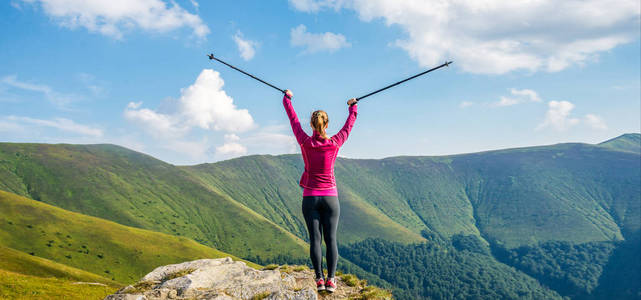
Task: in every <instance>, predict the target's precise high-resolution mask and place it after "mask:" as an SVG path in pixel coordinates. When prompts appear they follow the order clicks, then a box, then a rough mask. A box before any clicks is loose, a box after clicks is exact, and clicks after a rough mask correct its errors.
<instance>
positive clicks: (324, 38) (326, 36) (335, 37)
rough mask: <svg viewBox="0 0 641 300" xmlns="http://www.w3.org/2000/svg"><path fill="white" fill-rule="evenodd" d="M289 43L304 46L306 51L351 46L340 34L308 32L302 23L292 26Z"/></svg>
mask: <svg viewBox="0 0 641 300" xmlns="http://www.w3.org/2000/svg"><path fill="white" fill-rule="evenodd" d="M290 43H291V45H292V46H296V47H304V48H305V50H304V51H305V52H306V53H315V52H321V51H327V52H335V51H336V50H338V49H340V48H344V47H350V46H351V44H350V43H349V42H347V39H346V38H345V36H344V35H342V34H336V33H332V32H325V33H310V32H307V27H305V25H303V24H301V25H298V27H296V28H292V30H291V37H290Z"/></svg>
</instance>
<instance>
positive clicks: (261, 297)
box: [251, 292, 272, 300]
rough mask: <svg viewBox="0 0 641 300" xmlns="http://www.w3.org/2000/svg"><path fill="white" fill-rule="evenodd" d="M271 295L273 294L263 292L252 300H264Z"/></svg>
mask: <svg viewBox="0 0 641 300" xmlns="http://www.w3.org/2000/svg"><path fill="white" fill-rule="evenodd" d="M271 294H272V293H270V292H262V293H259V294H256V295H254V296H253V297H252V299H251V300H262V299H265V298H267V297H269V296H270V295H271Z"/></svg>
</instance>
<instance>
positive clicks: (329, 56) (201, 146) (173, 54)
mask: <svg viewBox="0 0 641 300" xmlns="http://www.w3.org/2000/svg"><path fill="white" fill-rule="evenodd" d="M557 2H558V1H536V2H518V1H471V2H468V3H465V2H460V1H432V0H424V1H392V0H371V1H363V0H320V1H313V0H290V1H176V2H175V3H174V2H163V1H161V0H145V1H125V0H117V1H116V0H114V1H98V0H92V1H80V0H68V1H62V0H10V1H4V2H3V3H0V53H2V54H3V55H1V56H0V141H2V142H45V143H83V144H84V143H91V144H93V143H113V144H118V145H122V146H125V147H128V148H131V149H134V150H137V151H141V152H144V153H147V154H150V155H152V156H155V157H157V158H159V159H162V160H165V161H167V162H170V163H174V164H196V163H203V162H213V161H218V160H223V159H228V158H231V157H236V156H242V155H250V154H282V153H297V152H299V150H298V149H297V145H296V143H295V140H294V139H293V137H292V135H291V131H290V129H289V127H288V126H289V124H288V123H287V119H286V115H285V113H284V111H283V108H282V104H281V95H279V93H278V92H277V91H275V90H272V89H271V88H269V87H266V86H263V85H261V84H260V83H258V82H256V81H253V80H252V79H250V78H248V77H245V76H244V75H242V74H240V73H238V72H236V71H234V70H231V69H229V68H227V67H225V66H223V65H222V64H219V63H212V62H209V61H208V60H207V58H206V56H205V54H207V53H209V52H214V53H215V54H216V55H217V56H218V57H220V58H222V59H224V60H226V61H228V62H229V63H232V64H234V65H237V66H238V67H240V68H243V69H246V70H247V71H249V72H250V73H254V74H256V75H259V76H261V77H263V78H264V79H266V80H268V81H270V82H272V83H273V84H275V85H277V86H279V87H281V88H289V89H291V90H292V91H293V92H294V107H295V108H296V110H297V112H298V114H299V117H300V118H301V123H303V124H304V125H305V124H307V122H308V118H309V115H310V113H311V112H312V111H313V110H315V109H324V110H326V111H327V112H328V114H329V116H330V127H329V132H330V133H333V132H336V131H337V130H338V129H339V128H340V127H341V126H342V123H343V122H344V119H345V117H346V116H347V106H346V105H345V102H346V101H347V100H348V99H349V98H350V97H357V96H361V95H363V94H365V93H367V92H369V91H372V90H375V89H377V88H379V87H382V86H384V85H386V84H389V83H392V82H394V81H397V80H400V79H403V78H404V77H407V76H410V75H413V74H415V73H418V72H421V71H423V70H425V69H427V68H430V67H432V66H435V65H438V64H440V63H442V62H444V61H446V60H454V64H453V65H452V66H451V67H450V68H448V69H443V70H439V71H436V72H434V73H431V74H429V75H427V76H425V77H421V78H418V79H415V80H413V81H410V82H408V83H406V84H404V85H401V86H398V87H395V88H393V89H391V90H388V91H385V92H383V93H381V94H377V95H376V96H373V97H370V98H367V99H366V100H363V102H361V103H360V104H359V116H358V120H357V123H356V126H355V127H354V129H353V131H352V134H351V136H350V138H349V140H348V142H347V143H346V144H345V145H344V147H343V148H342V149H341V153H340V155H342V156H345V157H351V158H382V157H389V156H398V155H444V154H455V153H466V152H476V151H483V150H491V149H500V148H507V147H521V146H532V145H543V144H553V143H559V142H587V143H597V142H600V141H603V140H606V139H609V138H612V137H615V136H617V135H620V134H623V133H628V132H639V130H640V127H641V120H640V112H641V107H640V105H641V95H640V90H641V87H640V85H639V82H640V80H641V75H640V73H639V72H640V71H639V70H640V69H641V66H640V54H639V53H641V49H640V48H641V47H640V41H639V35H640V33H639V28H640V21H639V18H640V12H639V10H640V9H639V2H638V1H637V0H634V1H611V2H608V1H572V0H569V1H563V2H561V3H557ZM305 129H306V130H307V131H308V132H309V133H311V129H309V127H305Z"/></svg>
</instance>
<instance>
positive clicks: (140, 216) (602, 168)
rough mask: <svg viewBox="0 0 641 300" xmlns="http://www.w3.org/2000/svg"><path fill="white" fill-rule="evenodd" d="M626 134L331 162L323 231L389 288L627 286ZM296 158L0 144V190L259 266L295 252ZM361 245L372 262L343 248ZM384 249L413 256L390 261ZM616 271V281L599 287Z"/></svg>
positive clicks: (516, 290) (637, 221)
mask: <svg viewBox="0 0 641 300" xmlns="http://www.w3.org/2000/svg"><path fill="white" fill-rule="evenodd" d="M640 137H641V135H639V134H626V135H623V136H620V137H618V138H615V139H612V140H609V141H606V142H604V143H601V144H598V145H591V144H580V143H569V144H557V145H550V146H539V147H527V148H516V149H506V150H498V151H488V152H481V153H471V154H462V155H451V156H438V157H391V158H385V159H379V160H374V159H345V158H339V159H338V160H337V163H336V176H337V182H338V189H339V194H340V201H341V222H340V224H339V242H340V247H341V249H342V250H341V252H342V253H345V254H348V253H349V255H345V256H343V258H341V264H340V265H341V266H343V267H344V268H348V269H350V270H349V271H354V272H357V273H358V274H359V276H361V277H365V278H369V279H370V280H373V281H377V282H380V283H381V285H382V286H384V287H389V288H395V295H396V296H397V297H398V298H400V299H410V298H421V297H434V298H448V296H447V295H449V292H444V293H440V294H439V293H436V294H435V293H432V292H431V291H429V290H420V289H415V288H414V287H415V286H416V285H421V284H423V285H425V284H427V285H430V284H431V286H438V285H439V282H454V281H456V280H463V282H464V283H465V284H461V285H460V286H461V288H460V290H459V292H461V293H463V292H464V293H465V294H469V295H478V293H481V292H480V291H482V290H483V289H485V288H491V287H488V286H484V287H483V289H479V288H478V286H476V285H483V282H492V284H491V285H493V286H494V289H495V290H496V291H500V293H498V294H497V295H498V296H499V297H501V295H503V296H506V295H508V296H507V297H510V296H509V295H524V297H538V296H544V295H548V296H550V295H552V296H553V297H557V296H558V295H560V296H567V297H571V298H576V299H590V297H595V296H596V295H605V294H608V293H610V294H616V295H621V297H620V298H629V297H630V296H631V295H637V294H638V291H641V287H640V284H639V282H638V280H637V281H634V280H630V278H632V279H634V278H639V273H641V271H640V270H638V268H636V266H637V265H638V264H626V263H624V262H625V261H631V260H632V261H639V260H641V253H639V247H635V246H634V245H633V243H632V241H638V240H639V235H640V234H641V231H640V229H641V213H640V212H641V168H640V167H639V166H640V165H641V155H640V153H639V151H638V149H639V147H638V145H639V140H640ZM635 149H636V150H635ZM302 169H303V164H302V159H301V158H300V155H279V156H271V155H254V156H247V157H240V158H236V159H232V160H228V161H222V162H217V163H213V164H202V165H196V166H180V167H178V166H173V165H170V164H166V163H164V162H162V161H159V160H156V159H154V158H151V157H149V156H146V155H143V154H140V153H137V152H134V151H130V150H127V149H124V148H121V147H117V146H111V145H43V144H11V143H0V179H1V180H0V189H3V190H7V191H10V192H14V193H16V194H19V195H23V196H26V197H29V198H32V199H35V200H39V201H41V202H45V203H49V204H53V205H56V206H59V207H62V208H65V209H69V210H73V211H77V212H81V213H84V214H89V215H93V216H99V217H101V218H105V219H109V220H111V221H114V222H117V223H120V224H124V225H129V226H134V227H139V228H145V229H151V230H155V231H160V232H165V233H168V234H172V235H175V236H185V237H189V238H193V239H195V240H196V241H198V242H200V243H202V244H205V245H210V246H214V247H216V248H217V249H221V250H223V251H226V252H229V253H233V254H235V255H238V256H240V257H245V258H251V259H253V260H255V261H260V262H263V263H265V262H268V261H280V262H301V261H306V260H307V258H306V256H307V246H306V244H305V243H304V240H306V239H307V234H306V230H305V227H304V225H303V224H304V223H303V218H302V214H301V209H300V199H301V195H300V193H301V191H300V188H299V187H298V184H297V183H298V179H299V176H300V173H301V172H302ZM34 222H35V221H34ZM1 226H4V225H0V228H2V227H1ZM21 230H26V229H24V228H21ZM34 233H37V231H31V232H23V233H20V234H34ZM71 236H73V235H71ZM371 238H375V239H377V241H383V242H381V243H382V244H381V243H378V242H377V243H372V242H371V241H372V240H371ZM434 241H439V242H438V245H435V244H434ZM448 242H449V243H452V244H451V245H449V246H448V245H446V244H447V243H448ZM443 243H445V244H443ZM375 245H378V246H375ZM8 246H9V247H11V248H14V249H18V250H21V251H24V252H31V251H33V250H28V249H26V248H19V247H14V246H11V245H8ZM52 246H53V244H52ZM45 247H47V248H49V247H48V246H45ZM368 247H369V248H372V249H369V250H368V251H369V252H367V253H368V255H369V257H370V258H371V259H372V260H373V261H371V262H370V261H368V260H359V258H358V255H359V253H362V252H363V251H365V249H367V248H368ZM435 247H436V248H435ZM437 248H438V249H441V250H442V251H444V252H445V253H449V254H447V255H445V256H443V257H441V258H442V263H441V262H440V261H435V260H431V258H430V256H431V255H432V254H434V253H436V252H433V251H434V249H437ZM36 250H38V249H36ZM40 250H41V249H40ZM40 250H38V251H40ZM45 250H46V249H45ZM76 250H82V249H76ZM395 251H396V252H395ZM439 251H440V250H439ZM468 252H470V253H468ZM36 253H38V252H36ZM399 253H401V254H402V253H410V254H411V255H414V256H412V257H414V259H416V260H417V261H418V262H424V263H423V264H422V265H420V266H419V265H416V264H414V262H413V261H412V262H404V263H403V255H400V256H399ZM417 253H422V254H421V255H423V256H426V257H419V256H420V255H418V254H417ZM438 253H440V252H438ZM559 253H562V254H564V255H559ZM36 255H38V254H36ZM408 255H409V254H408ZM416 255H418V256H416ZM434 255H436V254H434ZM45 257H46V256H45ZM386 257H389V258H390V259H394V266H395V267H394V268H391V269H382V268H380V267H377V265H376V262H377V260H376V259H379V258H380V259H383V258H386ZM462 262H464V263H463V265H461V266H459V267H455V266H448V264H456V263H462ZM83 263H87V262H83ZM83 263H79V265H78V267H79V268H80V266H81V265H82V264H83ZM373 263H374V264H373ZM617 268H618V269H617ZM635 268H636V269H635ZM436 269H441V270H445V271H443V272H441V271H437V270H436ZM550 270H553V271H550ZM97 272H98V273H99V274H102V273H100V272H104V270H103V271H100V270H98V271H97ZM403 272H407V273H408V274H412V276H413V277H412V278H413V279H412V280H414V281H413V282H414V283H412V284H413V286H409V282H404V281H399V280H398V279H397V278H395V277H394V276H393V275H394V274H401V273H403ZM124 273H126V272H124ZM424 274H433V275H434V276H435V277H434V279H433V280H432V279H429V278H426V277H425V276H424ZM483 274H485V275H483ZM620 274H626V275H625V276H623V277H622V276H620ZM368 276H369V277H368ZM451 276H454V277H451ZM486 276H489V278H492V279H491V280H489V281H488V280H485V279H486V278H488V277H486ZM507 277H511V278H520V279H519V281H520V283H516V282H514V281H510V280H508V278H507ZM484 278H485V279H484ZM116 280H117V281H118V280H119V277H116ZM421 280H422V282H423V283H421ZM617 281H620V282H625V287H621V288H620V289H618V288H617V287H616V286H612V287H611V286H609V285H608V284H610V285H611V283H612V282H617ZM389 284H391V285H392V286H387V285H389ZM463 286H465V288H463ZM550 288H551V289H553V290H554V292H550V291H549V289H550ZM456 292H457V291H454V293H456ZM555 293H558V294H555ZM527 295H530V296H527ZM537 295H538V296H537ZM544 297H547V296H544Z"/></svg>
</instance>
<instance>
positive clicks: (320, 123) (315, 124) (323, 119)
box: [310, 110, 329, 139]
mask: <svg viewBox="0 0 641 300" xmlns="http://www.w3.org/2000/svg"><path fill="white" fill-rule="evenodd" d="M310 122H311V125H312V128H313V129H314V131H316V132H318V134H320V136H322V137H323V138H324V139H329V138H328V137H327V133H325V126H327V124H328V123H329V117H327V113H326V112H325V111H322V110H317V111H315V112H313V113H312V119H311V121H310Z"/></svg>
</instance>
